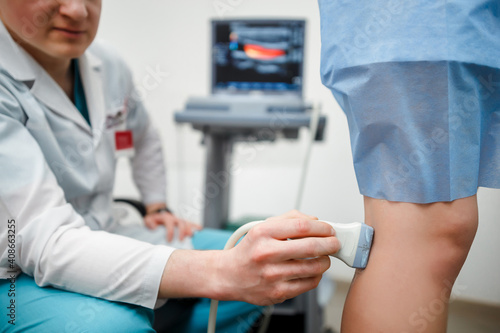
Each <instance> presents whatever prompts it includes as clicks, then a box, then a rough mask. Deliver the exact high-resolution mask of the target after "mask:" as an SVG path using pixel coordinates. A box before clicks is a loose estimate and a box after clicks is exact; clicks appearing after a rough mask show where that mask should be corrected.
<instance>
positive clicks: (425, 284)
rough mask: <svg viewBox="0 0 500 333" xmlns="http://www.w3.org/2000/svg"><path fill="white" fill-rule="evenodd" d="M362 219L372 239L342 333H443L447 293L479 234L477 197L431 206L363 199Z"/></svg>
mask: <svg viewBox="0 0 500 333" xmlns="http://www.w3.org/2000/svg"><path fill="white" fill-rule="evenodd" d="M365 215H366V223H367V224H369V225H372V226H373V227H374V228H375V239H374V243H373V248H372V250H371V254H370V260H369V262H368V266H367V268H366V269H365V270H358V271H357V272H356V274H355V277H354V279H353V282H352V285H351V289H350V291H349V294H348V297H347V300H346V304H345V308H344V314H343V318H342V332H344V333H351V332H353V333H359V332H370V333H371V332H383V333H390V332H397V333H402V332H445V331H446V323H447V312H448V301H449V297H450V292H451V287H452V285H453V283H454V281H455V279H456V277H457V275H458V273H459V272H460V269H461V267H462V265H463V263H464V261H465V259H466V257H467V253H468V252H469V249H470V246H471V244H472V241H473V239H474V235H475V233H476V230H477V222H478V216H477V215H478V213H477V200H476V196H472V197H468V198H463V199H458V200H455V201H453V202H446V203H445V202H438V203H432V204H413V203H401V202H389V201H385V200H378V199H373V198H368V197H365Z"/></svg>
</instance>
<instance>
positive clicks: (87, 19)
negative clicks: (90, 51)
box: [0, 0, 101, 60]
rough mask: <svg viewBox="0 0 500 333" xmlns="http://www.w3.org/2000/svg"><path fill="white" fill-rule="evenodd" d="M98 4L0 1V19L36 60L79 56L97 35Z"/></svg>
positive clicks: (84, 1)
mask: <svg viewBox="0 0 500 333" xmlns="http://www.w3.org/2000/svg"><path fill="white" fill-rule="evenodd" d="M100 14H101V0H0V18H1V20H2V22H3V23H4V25H5V26H6V27H7V29H8V30H9V32H10V34H11V35H12V37H13V38H14V40H16V42H17V43H19V44H20V45H21V46H22V47H23V48H24V49H25V50H26V51H27V52H28V53H30V54H31V55H32V56H33V57H34V58H35V59H37V60H41V59H40V58H41V57H43V59H44V60H47V59H53V60H58V59H59V60H67V59H72V58H77V57H79V56H80V55H82V54H83V53H84V52H85V50H86V49H87V47H88V46H89V45H90V44H91V43H92V41H93V40H94V37H95V35H96V33H97V27H98V25H99V17H100Z"/></svg>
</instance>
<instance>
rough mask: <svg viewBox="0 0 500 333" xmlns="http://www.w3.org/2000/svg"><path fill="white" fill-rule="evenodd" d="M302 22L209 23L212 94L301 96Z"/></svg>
mask: <svg viewBox="0 0 500 333" xmlns="http://www.w3.org/2000/svg"><path fill="white" fill-rule="evenodd" d="M304 26H305V22H304V21H303V20H267V21H262V20H224V21H222V20H216V21H213V22H212V34H213V41H212V47H213V49H212V63H213V73H212V92H214V93H220V92H222V93H245V92H251V91H260V92H263V93H271V94H275V93H293V94H297V95H301V94H302V64H303V58H304Z"/></svg>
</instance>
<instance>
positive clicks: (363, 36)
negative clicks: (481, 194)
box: [319, 0, 500, 203]
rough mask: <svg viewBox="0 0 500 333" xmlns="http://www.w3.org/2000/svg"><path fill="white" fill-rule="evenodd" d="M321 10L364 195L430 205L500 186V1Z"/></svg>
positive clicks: (323, 1)
mask: <svg viewBox="0 0 500 333" xmlns="http://www.w3.org/2000/svg"><path fill="white" fill-rule="evenodd" d="M319 4H320V12H321V36H322V50H321V75H322V80H323V83H324V84H325V85H326V86H327V87H328V88H330V89H331V91H332V92H333V94H334V96H335V98H336V100H337V102H338V103H339V105H340V106H341V108H342V109H343V110H344V112H345V113H346V116H347V119H348V123H349V130H350V135H351V146H352V153H353V159H354V167H355V170H356V176H357V179H358V184H359V188H360V192H361V193H362V194H363V195H367V196H370V197H374V198H379V199H387V200H391V201H405V202H415V203H428V202H437V201H452V200H455V199H458V198H463V197H467V196H470V195H474V194H475V193H476V191H477V187H478V186H485V187H494V188H500V19H499V16H500V1H483V0H451V1H421V0H419V1H416V0H415V1H408V0H386V1H383V0H361V1H331V0H319Z"/></svg>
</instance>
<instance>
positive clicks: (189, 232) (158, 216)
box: [144, 204, 202, 242]
mask: <svg viewBox="0 0 500 333" xmlns="http://www.w3.org/2000/svg"><path fill="white" fill-rule="evenodd" d="M164 208H166V205H165V204H150V205H147V206H146V216H144V224H145V225H146V227H148V228H149V229H156V227H158V226H159V225H163V226H165V229H166V230H167V235H166V238H167V240H168V241H169V242H171V241H172V240H173V239H174V235H175V229H178V237H179V240H183V239H184V238H185V237H190V236H193V232H194V231H196V230H200V229H201V228H202V227H201V226H200V225H198V224H195V223H192V222H189V221H186V220H183V219H181V218H179V217H177V216H175V215H174V214H172V213H171V212H169V211H167V210H163V209H164ZM158 210H160V211H158Z"/></svg>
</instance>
